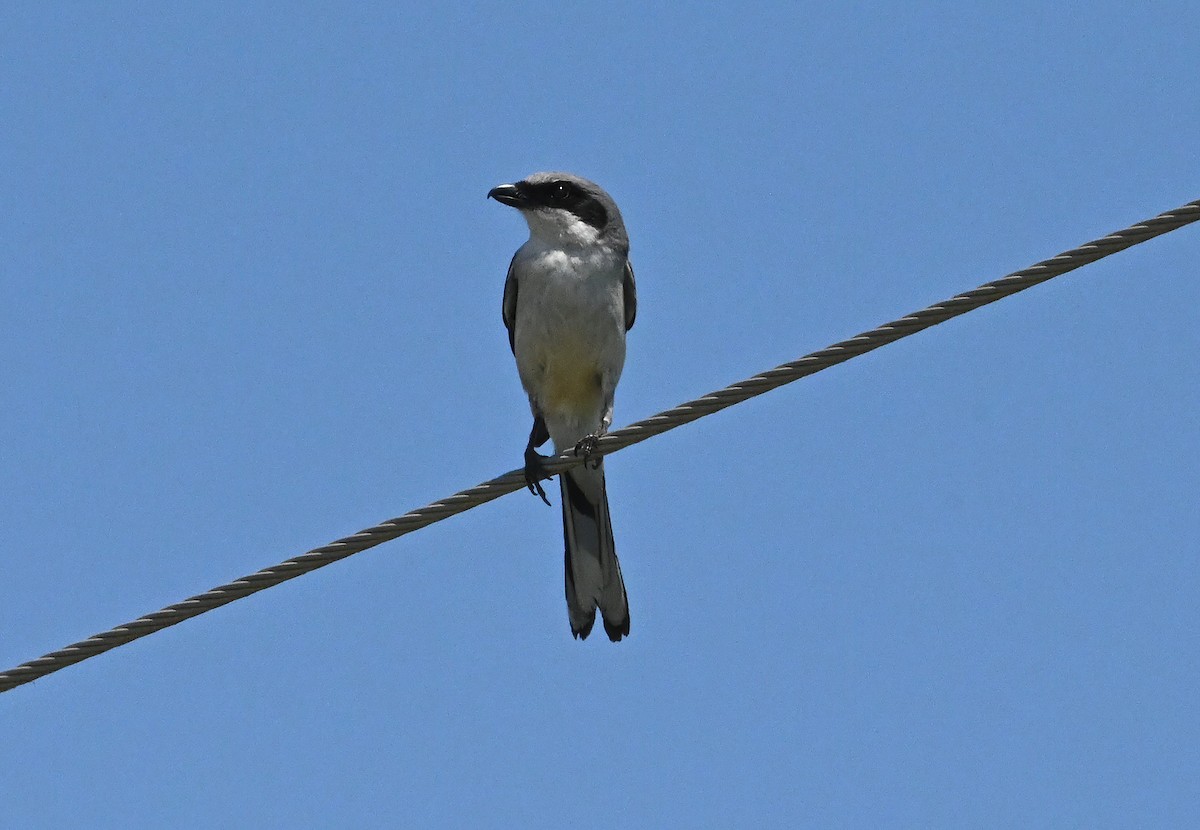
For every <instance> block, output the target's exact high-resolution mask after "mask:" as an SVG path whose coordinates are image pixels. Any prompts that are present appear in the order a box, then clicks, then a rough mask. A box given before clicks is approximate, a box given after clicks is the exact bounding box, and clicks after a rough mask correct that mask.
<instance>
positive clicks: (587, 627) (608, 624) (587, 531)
mask: <svg viewBox="0 0 1200 830" xmlns="http://www.w3.org/2000/svg"><path fill="white" fill-rule="evenodd" d="M558 479H559V486H560V488H561V490H562V508H563V540H564V546H565V548H566V553H565V559H566V562H565V570H566V583H567V614H568V615H569V616H570V619H571V633H572V634H574V635H575V636H576V637H579V638H586V637H587V635H588V634H590V633H591V631H592V625H593V624H594V623H595V622H596V609H597V608H599V609H600V616H601V617H602V618H603V620H604V631H605V633H607V634H608V639H610V640H612V641H613V642H614V643H615V642H617V641H618V640H620V639H621V638H622V637H624V636H627V635H628V634H629V600H628V599H627V598H626V596H625V582H624V580H622V579H621V563H620V562H618V561H617V549H616V545H615V544H614V543H613V532H612V521H611V520H610V519H609V515H608V494H607V493H606V492H605V489H604V462H603V460H601V462H600V465H599V466H597V467H596V468H593V467H592V465H591V463H586V462H585V463H584V464H582V465H580V466H578V467H573V468H572V469H571V470H569V471H567V472H565V473H563V474H561V475H560V476H559V477H558Z"/></svg>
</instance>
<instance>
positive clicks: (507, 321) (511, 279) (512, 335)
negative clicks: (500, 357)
mask: <svg viewBox="0 0 1200 830" xmlns="http://www.w3.org/2000/svg"><path fill="white" fill-rule="evenodd" d="M516 261H517V258H516V257H515V256H514V257H513V261H512V262H510V263H509V264H508V276H507V277H506V278H505V280H504V303H503V305H502V307H501V309H500V313H501V314H503V315H504V327H505V328H506V329H508V347H509V348H510V349H512V353H513V354H516V353H517V344H516V336H517V335H516V332H517V275H516V274H514V273H513V263H515V262H516Z"/></svg>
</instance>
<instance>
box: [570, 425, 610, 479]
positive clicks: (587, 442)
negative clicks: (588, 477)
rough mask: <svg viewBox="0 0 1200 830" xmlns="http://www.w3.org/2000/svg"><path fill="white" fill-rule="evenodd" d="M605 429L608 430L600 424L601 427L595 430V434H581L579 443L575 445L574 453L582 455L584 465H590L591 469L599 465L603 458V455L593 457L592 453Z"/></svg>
mask: <svg viewBox="0 0 1200 830" xmlns="http://www.w3.org/2000/svg"><path fill="white" fill-rule="evenodd" d="M607 431H608V430H606V429H604V427H603V426H601V428H600V429H598V430H597V431H596V434H594V435H585V436H583V438H582V439H580V441H579V443H578V444H576V445H575V454H576V455H582V456H583V464H584V466H585V467H588V466H590V467H591V468H592V469H593V470H595V469H598V468H599V467H600V462H601V461H602V460H603V456H599V457H597V458H595V459H593V458H592V453H594V452H595V451H596V444H597V443H599V441H600V438H601V437H603V435H604V433H605V432H607Z"/></svg>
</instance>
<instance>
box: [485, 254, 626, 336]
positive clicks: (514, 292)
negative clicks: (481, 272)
mask: <svg viewBox="0 0 1200 830" xmlns="http://www.w3.org/2000/svg"><path fill="white" fill-rule="evenodd" d="M621 293H622V294H623V295H624V297H625V331H629V330H630V329H631V328H633V321H634V320H636V319H637V283H635V282H634V281H633V266H632V265H630V264H629V260H625V278H624V279H623V280H622V281H621ZM505 296H506V297H507V296H508V294H507V292H505ZM516 300H517V290H516V288H513V302H514V303H516Z"/></svg>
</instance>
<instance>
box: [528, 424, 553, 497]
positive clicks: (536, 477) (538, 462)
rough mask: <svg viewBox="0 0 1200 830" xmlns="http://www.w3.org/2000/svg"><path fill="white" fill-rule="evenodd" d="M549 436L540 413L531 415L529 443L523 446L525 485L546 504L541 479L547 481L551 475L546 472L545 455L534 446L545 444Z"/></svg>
mask: <svg viewBox="0 0 1200 830" xmlns="http://www.w3.org/2000/svg"><path fill="white" fill-rule="evenodd" d="M549 438H550V432H549V430H547V429H546V421H545V420H544V419H543V418H542V416H541V415H534V416H533V429H531V430H530V431H529V443H528V444H527V445H526V446H525V486H526V487H528V488H529V492H531V493H533V494H534V495H535V496H538V497H539V498H541V500H542V501H544V502H545V503H546V505H547V506H549V504H550V499H548V498H546V490H545V488H543V487H542V482H543V481H548V480H549V479H550V478H551V476H549V475H548V474H547V473H546V465H545V464H543V463H542V462H543V461H545V458H546V457H545V456H544V455H541V454H539V453H538V452H537V450H536V449H535V447H540V446H541V445H542V444H545V443H546V441H547V440H548V439H549Z"/></svg>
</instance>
